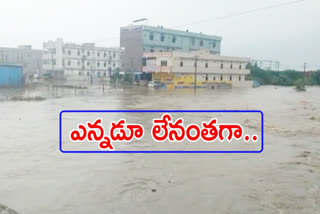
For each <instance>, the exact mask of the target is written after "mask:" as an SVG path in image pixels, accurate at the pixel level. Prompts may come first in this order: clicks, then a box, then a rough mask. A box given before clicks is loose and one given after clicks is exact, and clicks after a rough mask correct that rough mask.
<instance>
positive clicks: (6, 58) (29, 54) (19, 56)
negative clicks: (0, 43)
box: [0, 45, 42, 77]
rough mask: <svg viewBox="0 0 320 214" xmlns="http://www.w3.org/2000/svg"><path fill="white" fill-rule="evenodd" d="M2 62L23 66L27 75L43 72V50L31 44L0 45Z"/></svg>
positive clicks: (24, 73)
mask: <svg viewBox="0 0 320 214" xmlns="http://www.w3.org/2000/svg"><path fill="white" fill-rule="evenodd" d="M0 64H4V65H19V66H22V68H23V75H24V76H25V77H28V76H32V75H34V74H39V73H41V72H42V51H41V50H35V49H32V46H31V45H21V46H18V48H4V47H0Z"/></svg>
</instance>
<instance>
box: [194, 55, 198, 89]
mask: <svg viewBox="0 0 320 214" xmlns="http://www.w3.org/2000/svg"><path fill="white" fill-rule="evenodd" d="M197 70H198V56H195V58H194V93H196V89H197V72H198V71H197Z"/></svg>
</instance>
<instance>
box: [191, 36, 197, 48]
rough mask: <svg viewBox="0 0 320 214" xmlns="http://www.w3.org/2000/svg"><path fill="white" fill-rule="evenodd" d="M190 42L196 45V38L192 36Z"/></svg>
mask: <svg viewBox="0 0 320 214" xmlns="http://www.w3.org/2000/svg"><path fill="white" fill-rule="evenodd" d="M191 43H192V45H193V46H195V45H196V40H195V39H194V38H192V41H191Z"/></svg>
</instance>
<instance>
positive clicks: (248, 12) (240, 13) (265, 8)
mask: <svg viewBox="0 0 320 214" xmlns="http://www.w3.org/2000/svg"><path fill="white" fill-rule="evenodd" d="M303 1H305V0H295V1H289V2H283V3H280V4H276V5H270V6H266V7H260V8H255V9H251V10H246V11H242V12H237V13H231V14H229V15H226V16H220V17H216V18H213V19H206V20H200V21H197V22H192V23H189V24H184V25H178V26H172V27H171V28H181V27H186V26H190V25H195V24H200V23H204V22H211V21H216V20H222V19H227V18H231V17H235V16H242V15H246V14H250V13H254V12H257V11H262V10H268V9H272V8H277V7H283V6H287V5H291V4H296V3H299V2H303Z"/></svg>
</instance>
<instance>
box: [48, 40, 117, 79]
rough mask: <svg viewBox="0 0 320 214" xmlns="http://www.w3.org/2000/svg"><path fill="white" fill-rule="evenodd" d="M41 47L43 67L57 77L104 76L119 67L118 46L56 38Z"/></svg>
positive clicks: (81, 77)
mask: <svg viewBox="0 0 320 214" xmlns="http://www.w3.org/2000/svg"><path fill="white" fill-rule="evenodd" d="M43 49H44V52H43V69H44V70H45V71H47V72H51V73H52V74H53V75H54V76H56V77H57V78H64V79H69V80H72V79H83V77H87V76H90V77H104V76H109V75H110V74H111V72H113V71H115V70H118V69H120V67H121V63H120V59H121V53H122V52H121V50H120V49H119V48H104V47H96V46H95V44H94V43H85V44H82V45H78V44H74V43H64V42H63V40H62V39H57V40H56V41H48V42H45V43H43Z"/></svg>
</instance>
